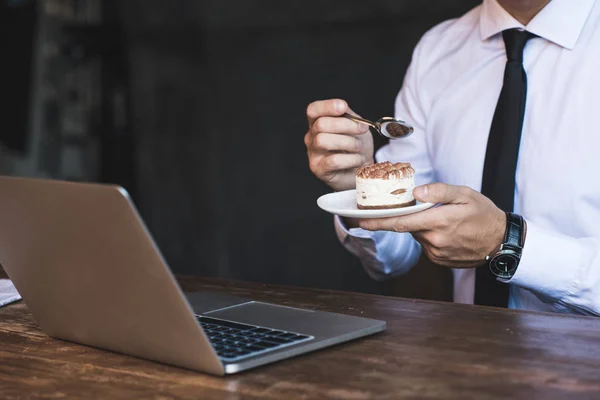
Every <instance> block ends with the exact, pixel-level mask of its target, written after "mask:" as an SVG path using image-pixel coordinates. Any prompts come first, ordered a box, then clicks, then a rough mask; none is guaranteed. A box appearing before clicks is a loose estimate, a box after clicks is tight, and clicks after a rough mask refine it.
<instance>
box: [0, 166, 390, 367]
mask: <svg viewBox="0 0 600 400" xmlns="http://www.w3.org/2000/svg"><path fill="white" fill-rule="evenodd" d="M0 263H1V264H2V265H3V266H4V269H5V271H6V272H7V273H8V275H9V277H10V278H11V279H12V280H13V283H14V284H15V286H16V288H17V290H18V291H19V293H20V294H21V296H22V297H23V300H24V301H25V303H26V305H27V307H28V308H29V310H30V311H31V313H32V314H33V317H34V318H35V320H36V321H37V323H38V324H39V326H40V327H41V329H42V330H44V332H46V333H47V334H48V335H49V336H51V337H54V338H58V339H63V340H68V341H72V342H76V343H80V344H84V345H88V346H93V347H97V348H101V349H106V350H111V351H114V352H119V353H124V354H128V355H132V356H137V357H140V358H144V359H149V360H154V361H158V362H161V363H165V364H170V365H175V366H179V367H183V368H187V369H192V370H196V371H201V372H207V373H211V374H217V375H224V374H230V373H235V372H239V371H243V370H247V369H249V368H253V367H256V366H259V365H263V364H267V363H271V362H274V361H278V360H282V359H285V358H290V357H292V356H296V355H299V354H303V353H307V352H310V351H313V350H317V349H321V348H323V347H327V346H331V345H334V344H337V343H341V342H346V341H349V340H352V339H356V338H359V337H362V336H366V335H370V334H373V333H376V332H379V331H382V330H384V329H385V327H386V324H385V322H383V321H377V320H372V319H367V318H359V317H354V316H348V315H342V314H335V313H328V312H322V311H313V310H305V309H299V308H293V307H287V306H284V305H277V304H268V303H264V302H259V301H252V300H251V299H242V298H238V297H234V296H228V295H223V294H218V293H211V292H202V293H188V294H187V296H186V295H185V294H184V293H183V292H182V291H181V289H180V288H179V286H178V284H177V282H176V281H175V279H174V277H173V275H172V274H171V272H170V270H169V268H168V266H167V264H166V262H165V260H164V259H163V257H162V256H161V253H160V251H159V250H158V248H157V246H156V244H155V243H154V241H153V240H152V238H151V236H150V234H149V232H148V230H147V229H146V227H145V226H144V223H143V221H142V220H141V218H140V216H139V215H138V213H137V211H136V209H135V207H134V205H133V203H132V202H131V200H130V198H129V196H128V195H127V193H126V192H125V190H124V189H122V188H121V187H118V186H113V185H102V184H83V183H71V182H62V181H53V180H43V179H29V178H13V177H0Z"/></svg>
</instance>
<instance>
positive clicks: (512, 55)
mask: <svg viewBox="0 0 600 400" xmlns="http://www.w3.org/2000/svg"><path fill="white" fill-rule="evenodd" d="M534 36H535V35H533V34H532V33H529V32H527V31H522V30H519V29H507V30H505V31H503V32H502V37H503V38H504V46H505V47H506V57H507V58H508V61H517V62H519V63H522V62H523V50H524V49H525V44H526V43H527V41H528V40H529V39H531V38H532V37H534Z"/></svg>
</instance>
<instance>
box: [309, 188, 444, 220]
mask: <svg viewBox="0 0 600 400" xmlns="http://www.w3.org/2000/svg"><path fill="white" fill-rule="evenodd" d="M317 205H318V206H319V207H321V208H322V209H323V210H325V211H327V212H329V213H331V214H335V215H339V216H340V217H348V218H387V217H397V216H400V215H408V214H414V213H416V212H419V211H423V210H427V209H428V208H431V207H433V206H434V205H435V204H434V203H420V202H417V204H416V205H414V206H410V207H402V208H390V209H386V210H359V209H358V207H357V206H356V190H354V189H353V190H346V191H343V192H335V193H329V194H326V195H323V196H321V197H319V198H318V199H317Z"/></svg>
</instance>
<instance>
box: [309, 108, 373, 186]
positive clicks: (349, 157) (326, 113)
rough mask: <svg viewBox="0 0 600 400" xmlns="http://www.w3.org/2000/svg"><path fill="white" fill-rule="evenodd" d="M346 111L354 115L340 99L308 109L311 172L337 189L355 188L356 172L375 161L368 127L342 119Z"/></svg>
mask: <svg viewBox="0 0 600 400" xmlns="http://www.w3.org/2000/svg"><path fill="white" fill-rule="evenodd" d="M346 112H347V113H350V114H354V113H353V112H352V110H350V108H349V107H348V104H347V103H346V102H345V101H344V100H340V99H332V100H323V101H315V102H314V103H311V104H310V105H309V106H308V108H307V109H306V116H307V118H308V132H307V133H306V135H305V136H304V144H305V145H306V149H307V151H308V162H309V166H310V170H311V171H312V172H313V174H315V175H316V176H317V178H319V179H320V180H322V181H323V182H325V183H326V184H327V185H329V186H330V187H331V188H332V189H333V190H347V189H353V188H354V187H355V186H356V183H355V176H354V174H355V173H356V169H357V168H359V167H360V166H362V165H365V164H369V163H372V162H373V137H372V136H371V133H370V132H369V128H368V126H367V125H365V124H360V123H357V122H354V121H351V120H349V119H348V118H344V117H341V115H342V114H344V113H346Z"/></svg>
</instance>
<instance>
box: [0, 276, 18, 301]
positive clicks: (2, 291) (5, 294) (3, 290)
mask: <svg viewBox="0 0 600 400" xmlns="http://www.w3.org/2000/svg"><path fill="white" fill-rule="evenodd" d="M17 300H21V295H20V294H19V292H17V289H15V285H13V283H12V282H11V281H10V279H0V307H2V306H5V305H7V304H10V303H12V302H15V301H17Z"/></svg>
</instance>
